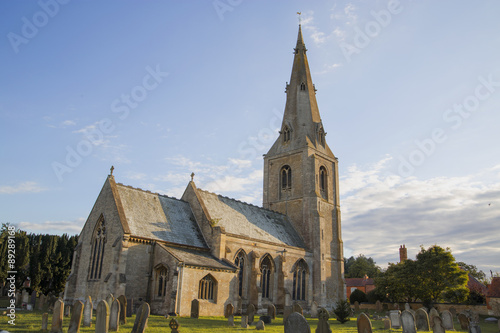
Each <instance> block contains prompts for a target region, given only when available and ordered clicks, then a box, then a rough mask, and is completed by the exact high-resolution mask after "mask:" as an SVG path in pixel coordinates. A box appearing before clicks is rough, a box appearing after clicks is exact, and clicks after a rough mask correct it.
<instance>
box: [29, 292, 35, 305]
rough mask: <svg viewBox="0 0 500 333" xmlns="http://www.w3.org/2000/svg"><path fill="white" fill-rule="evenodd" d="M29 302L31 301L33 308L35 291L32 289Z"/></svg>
mask: <svg viewBox="0 0 500 333" xmlns="http://www.w3.org/2000/svg"><path fill="white" fill-rule="evenodd" d="M30 303H31V306H33V309H34V308H35V305H36V291H32V292H31V295H30Z"/></svg>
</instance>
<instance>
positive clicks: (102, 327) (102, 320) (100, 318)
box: [95, 300, 109, 333]
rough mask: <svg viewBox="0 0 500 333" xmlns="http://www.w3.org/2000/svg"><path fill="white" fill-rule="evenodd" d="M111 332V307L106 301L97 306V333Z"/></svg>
mask: <svg viewBox="0 0 500 333" xmlns="http://www.w3.org/2000/svg"><path fill="white" fill-rule="evenodd" d="M108 330H109V305H108V303H106V301H105V300H101V301H100V302H99V304H97V309H96V314H95V333H108Z"/></svg>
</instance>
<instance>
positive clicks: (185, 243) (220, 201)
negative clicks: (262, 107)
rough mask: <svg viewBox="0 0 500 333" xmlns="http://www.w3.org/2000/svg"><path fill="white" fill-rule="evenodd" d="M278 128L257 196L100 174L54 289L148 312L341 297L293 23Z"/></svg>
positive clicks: (331, 173) (70, 297)
mask: <svg viewBox="0 0 500 333" xmlns="http://www.w3.org/2000/svg"><path fill="white" fill-rule="evenodd" d="M294 51H295V52H294V60H293V67H292V74H291V78H290V82H289V83H287V85H286V105H285V111H284V115H283V121H282V125H281V131H280V135H279V137H278V138H277V139H276V142H275V143H274V144H273V146H272V147H271V148H270V149H269V151H268V153H267V154H265V155H264V179H263V184H264V189H263V207H257V206H254V205H251V204H247V203H244V202H241V201H238V200H235V199H231V198H227V197H224V196H222V195H219V194H215V193H211V192H208V191H204V190H203V189H200V188H198V187H197V186H196V184H195V182H194V181H193V179H191V181H190V182H189V183H188V184H187V187H186V189H185V191H184V194H183V195H182V197H181V199H176V198H172V197H168V196H166V195H161V194H158V193H152V192H150V191H145V190H141V189H138V188H133V187H130V186H126V185H123V184H120V183H117V182H116V181H115V178H114V176H113V175H112V172H111V174H110V175H109V176H108V177H107V179H106V181H105V182H104V185H103V187H102V189H101V192H100V193H99V196H98V197H97V200H96V202H95V204H94V207H93V208H92V210H91V212H90V215H89V217H88V219H87V221H86V223H85V225H84V227H83V229H82V231H81V233H80V237H79V239H78V245H77V247H76V249H75V253H74V257H73V265H72V269H71V274H70V276H69V277H68V280H67V283H66V289H65V295H64V299H65V301H66V302H68V303H69V304H71V303H73V302H74V301H76V300H82V301H83V300H84V299H85V298H86V297H87V296H91V297H92V300H93V301H94V304H97V302H96V301H99V300H101V299H105V298H106V296H107V295H109V294H110V293H111V294H113V295H114V296H115V297H118V296H120V295H124V296H125V297H126V298H127V299H129V300H133V305H134V308H137V307H138V306H139V305H140V304H142V302H148V303H149V304H150V306H151V312H152V313H155V314H167V313H171V312H175V313H178V314H179V315H181V316H189V315H190V314H191V305H192V302H193V300H197V302H196V303H199V304H198V308H199V315H200V316H203V315H211V316H216V315H223V314H224V308H225V306H226V305H227V304H229V303H231V304H232V305H233V306H234V308H235V311H236V313H238V312H241V311H245V309H246V308H247V306H248V305H249V304H254V306H255V307H256V308H258V309H264V308H266V307H267V305H268V304H274V305H275V306H276V308H277V309H278V311H282V310H283V309H284V307H285V306H290V305H292V304H293V303H299V304H300V305H301V306H302V308H303V309H304V310H305V311H307V310H309V309H310V308H311V307H312V306H313V304H314V306H321V307H326V308H332V307H333V306H334V305H335V304H336V302H337V301H338V300H339V299H344V298H345V284H344V276H343V275H344V262H343V244H342V236H341V223H340V203H339V185H338V179H339V177H338V160H337V158H336V157H335V155H334V154H333V153H332V151H331V150H330V148H329V147H328V144H327V143H326V139H325V135H326V132H325V129H324V128H323V124H322V121H321V117H320V114H319V110H318V105H317V103H316V89H315V87H314V84H313V82H312V79H311V73H310V70H309V64H308V61H307V56H306V51H307V50H306V47H305V44H304V41H303V38H302V31H301V27H300V25H299V33H298V38H297V45H296V47H295V49H294Z"/></svg>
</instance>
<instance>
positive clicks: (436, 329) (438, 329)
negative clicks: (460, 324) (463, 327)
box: [432, 316, 446, 333]
mask: <svg viewBox="0 0 500 333" xmlns="http://www.w3.org/2000/svg"><path fill="white" fill-rule="evenodd" d="M432 332H433V333H445V332H446V330H445V329H444V326H443V321H442V320H441V317H439V316H433V317H432Z"/></svg>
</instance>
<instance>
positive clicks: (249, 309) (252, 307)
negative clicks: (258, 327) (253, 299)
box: [247, 303, 255, 325]
mask: <svg viewBox="0 0 500 333" xmlns="http://www.w3.org/2000/svg"><path fill="white" fill-rule="evenodd" d="M247 316H248V324H249V325H252V323H253V321H254V320H255V305H253V304H252V303H250V304H249V305H248V307H247Z"/></svg>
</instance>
